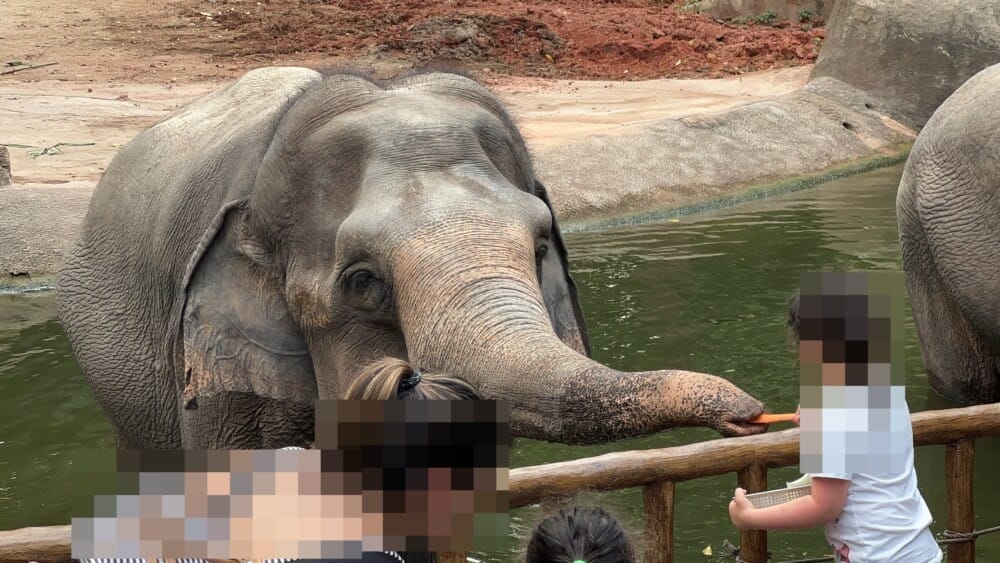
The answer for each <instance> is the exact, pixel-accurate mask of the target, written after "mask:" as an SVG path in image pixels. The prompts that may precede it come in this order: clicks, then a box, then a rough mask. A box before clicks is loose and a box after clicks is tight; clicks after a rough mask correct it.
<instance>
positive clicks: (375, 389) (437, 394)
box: [344, 357, 479, 401]
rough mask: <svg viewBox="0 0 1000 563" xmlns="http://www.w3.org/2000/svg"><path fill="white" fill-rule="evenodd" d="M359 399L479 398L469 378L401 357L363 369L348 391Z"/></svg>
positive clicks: (353, 398) (473, 399) (345, 395)
mask: <svg viewBox="0 0 1000 563" xmlns="http://www.w3.org/2000/svg"><path fill="white" fill-rule="evenodd" d="M344 398H345V399H349V400H353V401H357V400H375V401H386V400H391V399H401V400H472V401H475V400H479V395H478V394H477V393H476V390H475V389H473V388H472V386H471V385H469V384H468V383H466V382H465V380H463V379H461V378H458V377H455V376H453V375H449V374H446V373H441V372H436V371H427V370H422V371H421V370H415V369H413V366H411V365H410V364H409V363H408V362H406V361H404V360H400V359H398V358H389V357H386V358H382V359H380V360H376V361H374V362H372V363H371V364H369V365H368V366H367V367H365V368H364V369H363V370H361V373H360V374H358V376H357V377H356V378H355V379H354V381H353V382H351V385H350V386H349V387H348V388H347V392H346V393H344Z"/></svg>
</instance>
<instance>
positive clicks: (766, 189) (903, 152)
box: [563, 143, 912, 232]
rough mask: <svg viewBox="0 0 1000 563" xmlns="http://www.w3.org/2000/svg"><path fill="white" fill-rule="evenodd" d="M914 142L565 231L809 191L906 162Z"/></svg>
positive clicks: (662, 217) (650, 219) (674, 216)
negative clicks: (884, 152) (886, 152)
mask: <svg viewBox="0 0 1000 563" xmlns="http://www.w3.org/2000/svg"><path fill="white" fill-rule="evenodd" d="M911 146H912V144H911V143H903V144H900V145H897V146H896V147H894V150H893V151H892V154H891V155H888V156H885V155H879V156H874V157H871V158H866V159H862V160H855V161H851V162H849V163H846V164H839V165H835V166H832V167H830V168H826V169H824V170H822V171H819V172H816V173H813V174H806V175H802V176H796V177H793V178H786V179H783V180H778V181H776V182H770V183H765V184H752V185H750V186H748V187H745V188H743V189H740V190H738V191H736V192H734V193H730V194H727V195H724V196H720V197H716V198H712V199H709V200H706V201H701V202H696V203H689V204H684V205H680V206H675V207H667V208H664V209H659V210H656V211H651V212H633V213H625V214H620V215H616V216H613V217H602V218H594V219H582V220H580V221H572V220H571V221H568V222H567V225H566V226H565V227H564V228H563V231H564V232H578V231H594V230H601V229H610V228H615V227H621V226H626V225H641V224H645V223H656V222H661V221H667V220H670V219H677V218H680V217H685V216H688V215H695V214H698V213H705V212H706V211H715V210H718V209H723V208H726V207H732V206H734V205H739V204H741V203H747V202H751V201H756V200H759V199H766V198H770V197H774V196H777V195H781V194H785V193H791V192H797V191H799V190H805V189H808V188H812V187H815V186H818V185H819V184H823V183H825V182H829V181H831V180H836V179H838V178H845V177H847V176H854V175H856V174H861V173H864V172H870V171H872V170H877V169H879V168H884V167H887V166H893V165H895V164H899V163H900V162H903V161H905V160H906V157H907V156H908V155H909V153H910V147H911Z"/></svg>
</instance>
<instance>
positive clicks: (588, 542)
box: [526, 506, 635, 563]
mask: <svg viewBox="0 0 1000 563" xmlns="http://www.w3.org/2000/svg"><path fill="white" fill-rule="evenodd" d="M574 561H586V562H587V563H632V562H634V561H635V548H634V547H633V545H632V542H631V541H629V538H628V535H627V534H626V533H625V529H624V528H623V527H622V525H621V522H619V521H618V519H617V518H615V517H614V516H612V515H610V514H608V513H607V512H606V511H605V510H604V509H603V508H600V507H596V506H595V507H577V506H573V507H569V508H563V509H562V510H560V511H559V512H557V513H556V514H553V515H552V516H549V517H548V518H546V519H545V520H542V522H541V523H539V524H538V526H537V527H536V528H535V532H534V533H533V534H532V535H531V539H530V540H529V542H528V553H527V558H526V563H573V562H574Z"/></svg>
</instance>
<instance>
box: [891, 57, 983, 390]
mask: <svg viewBox="0 0 1000 563" xmlns="http://www.w3.org/2000/svg"><path fill="white" fill-rule="evenodd" d="M896 211H897V216H898V220H899V236H900V244H901V248H902V254H903V271H904V273H905V275H906V285H907V290H908V292H909V294H910V302H911V305H912V308H913V317H914V321H915V323H916V325H917V334H918V335H919V337H920V344H921V351H922V354H923V361H924V367H925V368H926V369H927V376H928V378H929V380H930V385H931V387H932V388H933V389H935V390H936V391H937V392H938V393H940V394H942V395H944V396H945V397H947V398H949V399H951V400H954V401H957V402H960V403H963V404H975V403H993V402H997V401H1000V65H994V66H992V67H989V68H987V69H985V70H983V71H981V72H979V73H978V74H976V75H974V76H973V77H972V78H970V79H969V80H968V81H967V82H966V83H965V84H963V85H962V86H961V87H960V88H959V89H958V90H956V91H955V92H954V93H953V94H952V95H951V97H949V98H948V99H947V100H946V101H945V102H944V103H943V104H941V106H940V107H939V108H938V109H937V111H935V112H934V115H933V116H931V118H930V120H929V121H928V122H927V125H926V126H925V127H924V129H923V130H922V131H921V132H920V135H919V136H918V137H917V140H916V142H915V143H914V145H913V150H912V151H911V153H910V156H909V159H908V160H907V162H906V167H905V168H904V170H903V178H902V181H901V182H900V185H899V192H898V194H897V198H896Z"/></svg>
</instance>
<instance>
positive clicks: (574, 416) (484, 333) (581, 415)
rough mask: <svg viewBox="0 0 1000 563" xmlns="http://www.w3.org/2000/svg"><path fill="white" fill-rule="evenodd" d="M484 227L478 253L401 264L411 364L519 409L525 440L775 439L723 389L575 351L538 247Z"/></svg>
mask: <svg viewBox="0 0 1000 563" xmlns="http://www.w3.org/2000/svg"><path fill="white" fill-rule="evenodd" d="M482 228H483V230H484V231H485V232H483V233H482V239H481V240H480V241H479V242H478V244H475V245H469V246H468V247H467V248H469V250H468V251H466V250H465V249H464V248H459V249H455V248H451V249H449V252H442V251H441V250H440V248H435V246H436V245H435V244H434V243H433V242H431V241H428V240H418V241H417V242H416V243H415V244H409V245H406V247H404V248H401V249H400V251H399V252H398V253H397V257H396V259H395V260H394V264H395V268H396V269H397V280H406V281H405V282H402V283H400V284H399V285H398V289H399V293H398V294H397V297H396V301H397V307H399V311H398V313H399V318H400V319H401V322H402V323H403V332H404V334H405V335H406V339H407V342H406V344H407V349H408V352H409V355H410V359H411V361H413V362H414V363H416V364H418V365H419V366H421V367H427V368H436V369H443V370H446V371H449V372H451V373H454V374H456V375H459V376H462V377H464V378H466V379H467V380H468V381H469V382H470V383H472V384H473V385H474V386H475V387H476V388H477V390H478V391H479V393H480V395H481V396H482V397H483V398H487V399H491V398H505V399H508V400H509V401H510V403H511V423H512V432H513V433H514V435H516V436H523V437H528V438H535V439H543V440H549V441H555V442H561V443H571V444H585V443H602V442H608V441H612V440H618V439H623V438H629V437H635V436H642V435H647V434H651V433H654V432H657V431H660V430H663V429H666V428H670V427H676V426H708V427H712V428H715V429H716V430H718V431H719V432H720V433H722V434H724V435H745V434H752V433H757V432H761V431H763V430H765V429H766V427H763V426H761V425H755V424H749V423H746V422H745V421H746V420H749V419H751V418H753V417H755V416H757V415H758V414H759V413H761V412H762V410H763V406H762V405H761V404H760V402H758V401H757V400H755V399H754V398H753V397H751V396H750V395H748V394H747V393H745V392H743V391H742V390H740V389H738V388H737V387H736V386H734V385H732V384H731V383H729V382H728V381H726V380H724V379H722V378H719V377H715V376H711V375H707V374H701V373H695V372H688V371H672V370H664V371H654V372H639V373H624V372H619V371H616V370H613V369H610V368H608V367H606V366H603V365H601V364H599V363H597V362H594V361H593V360H591V359H589V358H587V357H586V356H583V355H581V354H579V353H577V352H576V351H574V350H573V349H571V348H570V347H569V346H567V345H566V344H564V343H563V342H562V341H561V340H559V338H558V337H557V336H556V334H555V332H554V330H553V328H552V325H551V322H550V320H549V318H548V315H547V313H546V308H545V305H544V302H543V298H542V295H541V292H540V290H539V287H538V283H537V280H536V273H535V271H534V269H533V268H532V266H533V264H534V260H533V257H532V256H530V253H531V250H532V249H533V248H534V244H533V241H532V240H531V237H530V236H529V235H528V234H527V233H519V232H516V230H515V232H510V231H511V230H514V229H513V227H504V226H502V225H496V224H493V225H488V226H485V225H484V226H483V227H482ZM504 229H508V232H507V233H506V235H503V234H501V233H498V230H499V231H502V230H504ZM467 235H468V233H466V236H467ZM498 235H499V236H498ZM435 238H436V237H435ZM464 246H465V245H463V247H464ZM466 252H467V255H465V256H456V253H457V254H463V253H466ZM442 257H447V259H442Z"/></svg>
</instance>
